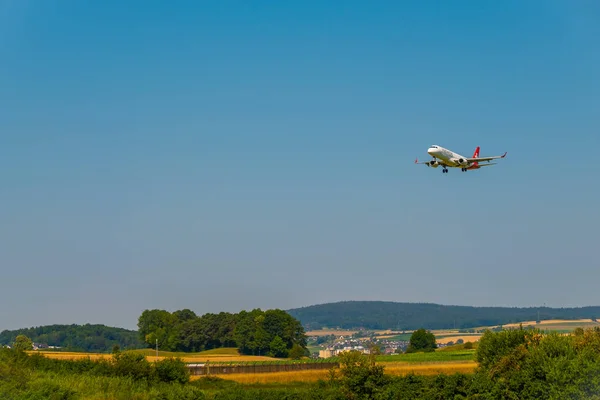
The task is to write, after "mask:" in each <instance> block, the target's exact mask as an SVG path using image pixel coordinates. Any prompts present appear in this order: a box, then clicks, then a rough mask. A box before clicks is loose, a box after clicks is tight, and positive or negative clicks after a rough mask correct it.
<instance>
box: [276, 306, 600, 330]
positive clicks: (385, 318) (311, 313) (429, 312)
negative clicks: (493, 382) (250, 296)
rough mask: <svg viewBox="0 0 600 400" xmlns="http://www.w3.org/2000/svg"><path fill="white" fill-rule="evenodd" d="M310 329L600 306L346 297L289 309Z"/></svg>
mask: <svg viewBox="0 0 600 400" xmlns="http://www.w3.org/2000/svg"><path fill="white" fill-rule="evenodd" d="M287 312H288V313H290V315H292V316H293V317H294V318H296V319H298V320H299V321H300V322H301V323H302V325H303V326H304V327H305V328H306V329H308V330H313V329H321V328H323V327H328V328H336V327H339V328H343V329H355V328H361V327H362V328H365V329H394V330H415V329H419V328H421V327H423V328H426V329H454V328H455V329H468V328H473V327H478V326H494V325H503V324H509V323H518V322H522V321H535V320H537V319H538V318H539V319H581V318H591V319H593V320H595V318H596V317H597V316H598V315H600V307H581V308H549V307H528V308H518V307H470V306H446V305H440V304H431V303H399V302H387V301H343V302H337V303H327V304H319V305H313V306H309V307H302V308H295V309H291V310H287Z"/></svg>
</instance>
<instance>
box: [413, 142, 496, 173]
mask: <svg viewBox="0 0 600 400" xmlns="http://www.w3.org/2000/svg"><path fill="white" fill-rule="evenodd" d="M427 153H428V154H429V155H430V156H432V157H433V160H431V161H424V162H419V159H418V158H417V159H416V160H415V164H425V165H427V166H428V167H432V168H437V167H439V166H440V165H441V166H442V168H443V169H442V172H443V173H448V167H450V168H460V169H461V171H462V172H467V171H468V170H470V169H479V168H481V167H488V166H490V165H496V164H497V163H490V161H491V160H495V159H498V158H504V157H506V153H507V152H505V153H504V154H503V155H501V156H492V157H479V146H477V148H476V149H475V152H474V153H473V157H471V158H469V157H465V156H462V155H460V154H458V153H455V152H453V151H452V150H448V149H445V148H443V147H442V146H438V145H435V144H434V145H431V147H429V149H427ZM482 161H487V162H488V164H480V162H482Z"/></svg>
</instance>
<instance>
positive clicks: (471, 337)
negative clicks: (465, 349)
mask: <svg viewBox="0 0 600 400" xmlns="http://www.w3.org/2000/svg"><path fill="white" fill-rule="evenodd" d="M481 336H482V335H460V334H459V335H456V336H446V337H443V338H440V339H438V338H436V339H435V341H436V342H437V343H441V344H446V343H448V342H454V343H456V341H457V340H458V339H462V340H463V341H464V342H465V343H466V342H476V341H478V340H479V339H480V338H481Z"/></svg>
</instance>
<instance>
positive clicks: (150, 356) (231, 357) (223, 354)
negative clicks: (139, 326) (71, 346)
mask: <svg viewBox="0 0 600 400" xmlns="http://www.w3.org/2000/svg"><path fill="white" fill-rule="evenodd" d="M131 352H134V353H140V354H144V355H145V356H146V359H147V360H148V361H150V362H152V361H157V360H162V359H165V358H169V357H180V358H181V359H182V360H183V361H185V362H188V363H195V362H206V361H210V362H235V361H242V362H249V361H281V360H279V359H277V358H272V357H265V356H245V355H240V354H239V353H238V350H237V349H235V348H224V349H214V350H207V351H202V352H199V353H175V352H169V351H159V352H158V358H157V357H156V351H155V350H152V349H143V350H131ZM30 353H39V354H42V355H44V356H46V357H48V358H55V359H62V360H74V359H80V358H87V357H89V358H90V359H92V360H97V359H101V358H111V357H112V354H98V353H77V352H59V351H39V350H38V351H30Z"/></svg>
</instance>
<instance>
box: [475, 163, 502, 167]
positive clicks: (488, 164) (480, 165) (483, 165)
mask: <svg viewBox="0 0 600 400" xmlns="http://www.w3.org/2000/svg"><path fill="white" fill-rule="evenodd" d="M496 164H498V163H495V162H493V163H487V164H477V165H478V166H479V167H489V166H490V165H496Z"/></svg>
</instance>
